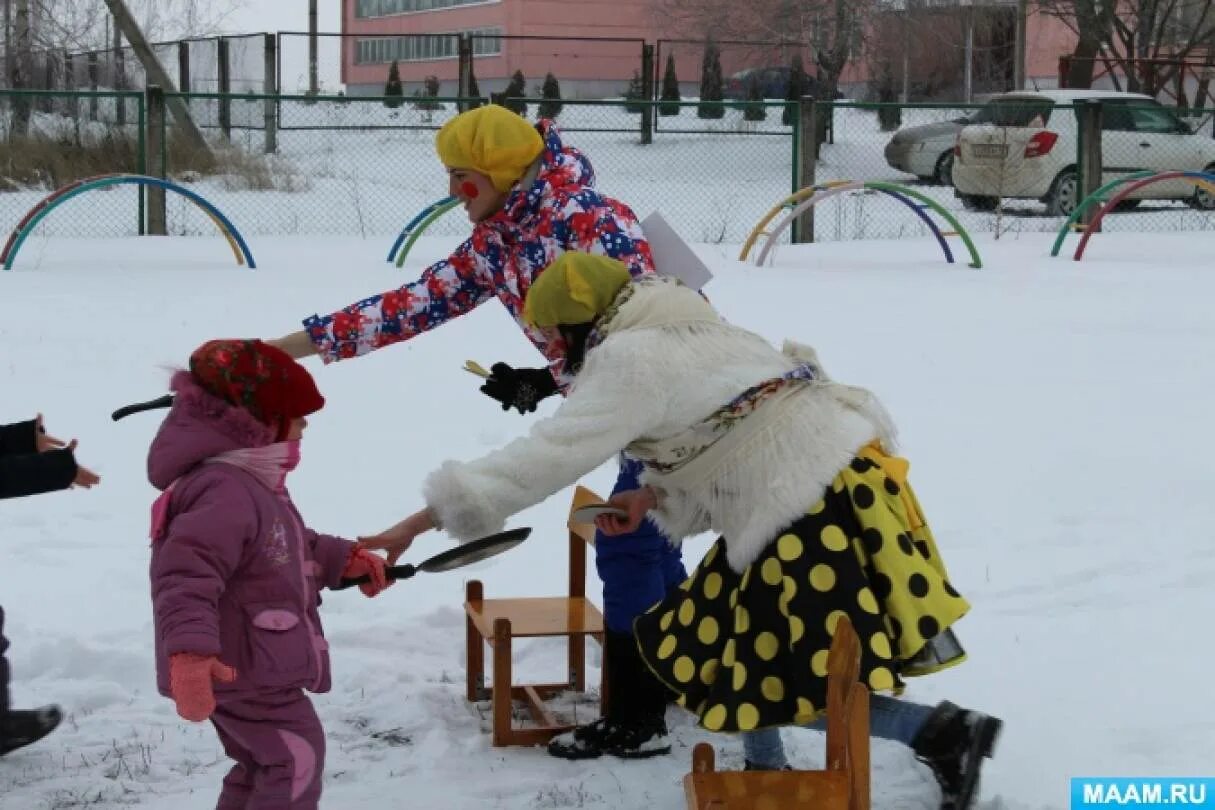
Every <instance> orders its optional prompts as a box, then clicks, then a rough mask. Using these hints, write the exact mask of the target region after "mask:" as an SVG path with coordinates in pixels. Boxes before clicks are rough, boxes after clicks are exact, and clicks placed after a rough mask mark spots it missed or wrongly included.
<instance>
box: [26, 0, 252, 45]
mask: <svg viewBox="0 0 1215 810" xmlns="http://www.w3.org/2000/svg"><path fill="white" fill-rule="evenodd" d="M243 4H244V3H243V0H131V1H130V2H128V4H127V5H128V6H129V7H130V9H131V13H132V15H134V16H135V18H136V19H137V20H138V21H139V25H140V27H141V28H142V29H143V32H144V34H145V35H146V36H147V37H148V39H149V40H151V41H154V42H158V41H171V40H177V39H185V38H188V37H197V36H208V35H211V34H214V33H216V32H218V31H219V30H220V29H221V27H222V26H223V24H224V22H225V21H226V20H227V19H228V18H229V17H230V16H231V14H232V12H233V11H235V10H236V9H237V8H239V7H241V6H242V5H243ZM29 6H30V15H31V47H32V48H33V49H35V50H63V49H66V50H68V51H74V52H82V51H100V50H106V49H108V48H109V47H110V43H109V42H107V41H106V36H105V32H106V29H107V25H106V21H107V20H108V19H109V17H110V13H109V11H108V10H107V8H106V5H105V2H104V0H29ZM109 28H110V29H111V30H112V29H113V26H112V25H110V26H109Z"/></svg>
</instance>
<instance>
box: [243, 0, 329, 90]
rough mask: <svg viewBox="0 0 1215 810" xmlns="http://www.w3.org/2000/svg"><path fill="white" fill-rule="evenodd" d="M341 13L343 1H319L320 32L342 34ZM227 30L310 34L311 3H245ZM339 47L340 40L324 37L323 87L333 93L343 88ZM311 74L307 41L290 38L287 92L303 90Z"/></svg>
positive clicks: (285, 78)
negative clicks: (340, 82) (340, 80)
mask: <svg viewBox="0 0 1215 810" xmlns="http://www.w3.org/2000/svg"><path fill="white" fill-rule="evenodd" d="M341 11H342V8H341V3H340V2H339V0H318V2H317V4H316V12H317V28H318V30H320V31H321V32H322V33H325V32H329V33H338V32H339V31H341ZM225 29H226V33H233V34H247V33H262V32H271V33H273V32H276V31H307V30H308V0H243V2H241V3H240V4H239V7H238V8H237V9H236V10H235V11H234V12H233V14H232V15H231V16H230V17H229V18H228V23H227V25H226V26H225ZM336 46H337V40H336V38H329V39H325V38H322V40H321V46H320V49H319V59H318V61H319V63H320V64H319V68H318V70H319V73H320V80H321V85H322V87H323V88H325V89H326V90H330V91H332V92H337V90H338V89H340V87H341V86H340V84H339V83H338V79H339V76H340V73H339V67H340V66H339V64H338V59H339V57H338V49H337V47H336ZM307 71H308V54H307V43H306V41H305V40H304V38H302V37H300V38H298V39H295V38H290V39H289V40H288V41H286V42H285V43H284V46H283V92H284V93H295V92H297V91H298V90H300V89H301V88H300V84H301V83H304V82H306V78H305V77H306V76H307Z"/></svg>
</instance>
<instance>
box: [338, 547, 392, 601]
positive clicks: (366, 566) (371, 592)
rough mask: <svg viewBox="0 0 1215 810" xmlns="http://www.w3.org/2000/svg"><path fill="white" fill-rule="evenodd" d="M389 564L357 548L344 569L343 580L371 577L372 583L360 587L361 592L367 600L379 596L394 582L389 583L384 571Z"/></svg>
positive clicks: (351, 552)
mask: <svg viewBox="0 0 1215 810" xmlns="http://www.w3.org/2000/svg"><path fill="white" fill-rule="evenodd" d="M387 565H388V563H387V562H385V560H384V558H383V557H381V556H380V555H378V554H372V553H371V552H370V551H368V550H367V549H365V548H361V547H360V546H355V547H354V548H352V549H351V550H350V558H349V559H348V560H347V561H346V567H345V568H344V569H342V578H343V579H346V578H349V579H355V578H356V577H361V576H363V575H364V574H366V575H367V576H370V577H371V582H364V583H362V584H361V585H359V590H360V591H362V592H363V595H364V596H366V597H367V598H369V599H370V598H371V597H373V596H378V595H379V594H380V593H382V592H383V591H384V590H385V589H387V588H388V587H389V586H390V585H392V584H393V583H392V582H389V581H388V574H387V573H386V572H385V571H384V569H385V568H386V567H387Z"/></svg>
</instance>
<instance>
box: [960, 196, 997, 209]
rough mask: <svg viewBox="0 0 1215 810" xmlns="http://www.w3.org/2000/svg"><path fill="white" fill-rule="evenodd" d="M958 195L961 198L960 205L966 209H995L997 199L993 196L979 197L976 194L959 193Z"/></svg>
mask: <svg viewBox="0 0 1215 810" xmlns="http://www.w3.org/2000/svg"><path fill="white" fill-rule="evenodd" d="M958 197H959V198H961V200H962V205H963V206H964V207H965V208H966V210H967V211H995V210H996V202H997V200H996V198H995V197H980V196H979V195H977V194H959V195H958Z"/></svg>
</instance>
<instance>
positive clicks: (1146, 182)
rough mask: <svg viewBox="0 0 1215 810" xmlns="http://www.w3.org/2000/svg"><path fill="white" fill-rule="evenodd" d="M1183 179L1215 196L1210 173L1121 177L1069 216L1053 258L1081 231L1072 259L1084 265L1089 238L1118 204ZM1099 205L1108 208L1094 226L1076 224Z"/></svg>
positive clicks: (1214, 177)
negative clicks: (1154, 186)
mask: <svg viewBox="0 0 1215 810" xmlns="http://www.w3.org/2000/svg"><path fill="white" fill-rule="evenodd" d="M1183 178H1190V179H1192V180H1194V185H1197V186H1202V187H1203V188H1205V189H1206V190H1207V191H1210V192H1211V193H1212V194H1215V174H1209V173H1207V172H1186V171H1172V172H1156V171H1151V170H1144V171H1139V172H1135V173H1133V174H1128V175H1126V176H1124V177H1119V178H1117V179H1115V180H1111V181H1110V182H1108V183H1106V184H1105V185H1103V186H1102V187H1101V188H1099V189H1097V190H1096V191H1094V192H1093V193H1092V194H1090V195H1088V196H1087V197H1085V198H1084V199H1083V200H1081V201H1080V204H1079V205H1077V206H1076V209H1075V210H1074V211H1072V214H1071V216H1069V217H1068V218H1067V221H1066V222H1064V223H1063V226H1062V227H1061V228H1059V233H1058V234H1057V235H1056V236H1055V244H1054V246H1053V247H1052V248H1051V251H1050V255H1051V256H1058V255H1059V250H1060V249H1061V248H1062V247H1063V240H1064V239H1066V238H1067V235H1068V233H1070V232H1071V231H1073V230H1076V231H1079V232H1080V233H1081V234H1082V236H1081V237H1080V244H1078V245H1076V252H1075V253H1074V254H1073V255H1072V260H1073V261H1077V262H1078V261H1080V258H1081V257H1082V256H1083V255H1084V249H1085V247H1086V246H1087V245H1088V240H1089V237H1091V236H1092V235H1093V234H1094V233H1096V232H1097V230H1098V229H1099V228H1100V226H1101V220H1103V219H1105V215H1106V214H1108V213H1109V212H1110V211H1113V210H1114V208H1116V207H1117V206H1118V203H1120V202H1122V201H1123V200H1125V199H1126V198H1127V197H1129V196H1130V195H1131V194H1133V193H1134V192H1135V191H1137V190H1139V189H1141V188H1143V187H1144V186H1150V185H1152V184H1153V183H1159V182H1161V181H1162V180H1179V179H1183ZM1118 186H1123V188H1122V189H1121V190H1119V191H1118V192H1117V193H1115V194H1114V195H1113V196H1112V197H1109V198H1108V199H1106V197H1105V195H1106V194H1108V193H1109V192H1111V191H1113V190H1114V189H1115V188H1118ZM1099 202H1104V205H1102V206H1101V209H1100V210H1099V211H1097V215H1096V216H1095V217H1093V221H1092V223H1090V224H1089V225H1088V227H1079V226H1077V225H1076V223H1077V222H1078V221H1079V220H1080V217H1081V216H1082V215H1083V214H1084V211H1085V210H1086V209H1087V208H1088V207H1089V206H1090V205H1094V204H1096V203H1099Z"/></svg>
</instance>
